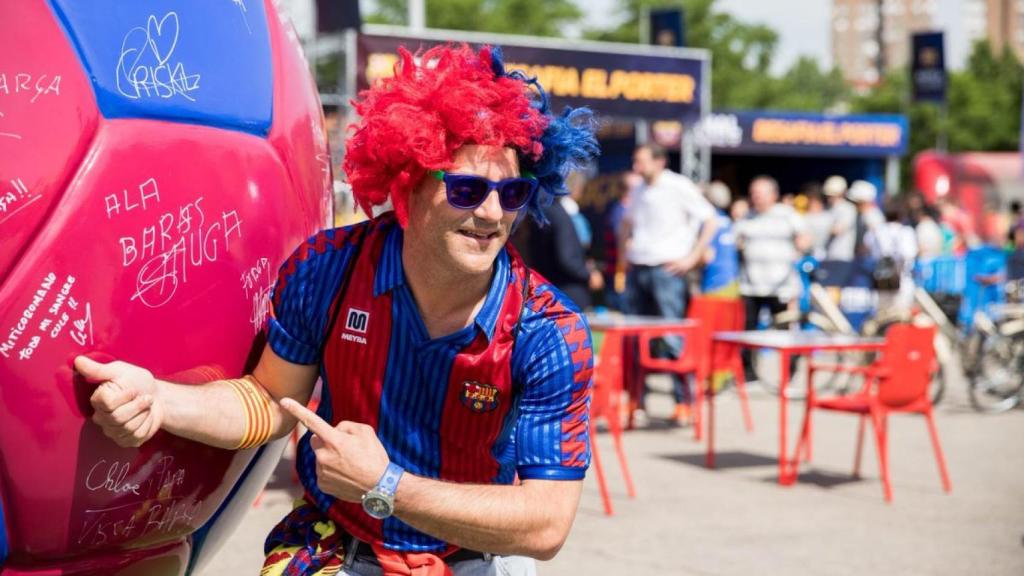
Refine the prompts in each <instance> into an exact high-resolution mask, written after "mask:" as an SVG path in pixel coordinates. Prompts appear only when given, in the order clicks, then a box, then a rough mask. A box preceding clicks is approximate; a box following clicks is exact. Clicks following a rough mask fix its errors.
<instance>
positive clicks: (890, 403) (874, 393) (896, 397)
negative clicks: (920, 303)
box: [792, 324, 952, 502]
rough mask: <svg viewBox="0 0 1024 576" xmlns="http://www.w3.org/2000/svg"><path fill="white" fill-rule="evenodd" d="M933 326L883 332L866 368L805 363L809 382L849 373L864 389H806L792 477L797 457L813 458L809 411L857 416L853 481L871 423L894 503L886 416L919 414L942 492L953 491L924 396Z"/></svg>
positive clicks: (931, 355) (888, 498)
mask: <svg viewBox="0 0 1024 576" xmlns="http://www.w3.org/2000/svg"><path fill="white" fill-rule="evenodd" d="M934 339H935V327H934V326H914V325H911V324H900V325H896V326H893V327H891V328H890V329H889V331H888V332H887V333H886V340H885V348H883V349H882V357H881V358H879V359H878V360H876V361H875V362H874V363H872V364H871V365H870V366H865V367H844V366H826V365H820V364H819V365H816V364H813V363H811V364H809V365H808V368H809V371H808V375H807V378H808V379H811V378H813V373H814V372H815V371H823V370H824V371H851V372H858V373H861V374H863V375H864V387H863V388H862V389H861V390H860V391H859V392H857V393H855V394H852V395H847V396H833V397H826V398H818V397H817V395H816V394H815V392H814V389H813V387H808V396H807V408H806V414H805V416H804V423H803V427H802V430H801V433H800V441H799V443H798V444H797V449H796V453H795V456H794V460H793V468H792V469H793V475H794V478H793V479H794V480H795V479H796V478H795V476H796V470H797V466H798V461H799V459H800V455H801V452H803V453H804V456H805V459H806V460H810V456H811V431H812V427H811V412H812V410H814V409H815V408H821V409H824V410H833V411H838V412H851V413H854V414H859V415H860V427H859V429H858V432H857V455H856V456H855V458H854V468H853V475H854V477H859V476H860V461H861V452H862V450H861V449H862V447H863V443H864V421H865V420H867V419H868V418H870V419H871V425H872V428H874V431H875V440H876V442H877V445H878V457H879V467H880V468H881V473H882V488H883V490H884V494H885V500H886V502H891V501H892V485H891V483H890V481H889V426H888V418H889V414H890V413H893V412H896V413H916V414H923V415H924V417H925V420H926V421H927V423H928V433H929V434H930V435H931V440H932V446H933V448H934V449H935V459H936V461H937V462H938V465H939V474H940V475H941V477H942V487H943V489H944V490H945V491H946V492H950V491H952V485H951V484H950V481H949V473H948V472H947V470H946V460H945V458H944V457H943V455H942V446H941V445H940V443H939V434H938V432H937V431H936V429H935V419H934V417H933V416H932V403H931V399H930V398H929V397H928V384H929V382H931V379H932V374H933V372H934V371H935V367H936V363H935V346H934Z"/></svg>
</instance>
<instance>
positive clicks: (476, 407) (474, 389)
mask: <svg viewBox="0 0 1024 576" xmlns="http://www.w3.org/2000/svg"><path fill="white" fill-rule="evenodd" d="M462 404H463V405H464V406H465V407H467V408H469V409H470V410H472V411H473V412H490V411H491V410H494V409H495V408H497V407H498V387H497V386H495V385H493V384H481V383H479V382H477V381H475V380H467V381H465V382H463V383H462Z"/></svg>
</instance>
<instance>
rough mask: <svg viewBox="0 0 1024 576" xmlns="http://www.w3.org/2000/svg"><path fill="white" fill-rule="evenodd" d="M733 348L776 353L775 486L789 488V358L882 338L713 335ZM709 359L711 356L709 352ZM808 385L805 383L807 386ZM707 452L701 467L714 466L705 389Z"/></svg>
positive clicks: (877, 343)
mask: <svg viewBox="0 0 1024 576" xmlns="http://www.w3.org/2000/svg"><path fill="white" fill-rule="evenodd" d="M721 345H733V346H739V347H741V348H765V349H770V350H776V351H778V353H779V364H780V365H781V372H782V373H781V377H780V379H779V484H782V485H789V484H792V483H793V482H794V481H795V480H796V473H797V471H796V466H795V465H793V464H792V463H790V462H789V461H788V460H787V459H786V426H787V420H786V404H787V402H786V400H788V398H786V390H787V389H788V386H787V385H786V384H787V383H788V382H789V377H790V374H789V362H790V358H791V357H793V356H799V355H800V354H810V353H812V352H817V351H819V350H846V351H849V350H862V351H872V350H880V349H882V347H883V346H884V345H885V339H884V338H863V337H860V336H847V335H841V334H825V333H822V332H797V331H790V330H751V331H744V332H716V333H715V334H714V336H713V339H712V350H714V347H715V346H721ZM712 358H714V353H713V352H712ZM810 385H811V384H810V383H808V386H810ZM707 399H708V451H707V456H706V457H705V465H706V466H707V467H708V468H714V467H715V393H714V390H713V387H711V386H709V387H708V395H707Z"/></svg>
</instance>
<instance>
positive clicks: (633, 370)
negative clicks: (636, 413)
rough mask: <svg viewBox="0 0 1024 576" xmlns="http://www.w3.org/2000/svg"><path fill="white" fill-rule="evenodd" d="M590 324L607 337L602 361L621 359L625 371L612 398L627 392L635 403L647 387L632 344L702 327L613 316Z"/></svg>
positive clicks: (694, 323) (603, 316) (685, 322)
mask: <svg viewBox="0 0 1024 576" xmlns="http://www.w3.org/2000/svg"><path fill="white" fill-rule="evenodd" d="M587 322H588V323H589V324H590V329H591V331H594V332H603V333H604V342H603V344H602V345H601V355H602V357H603V358H608V357H612V358H617V359H618V361H620V362H621V363H622V371H621V373H620V374H619V377H618V378H617V379H616V382H614V383H612V384H613V385H612V388H611V392H612V394H616V393H618V394H621V393H622V392H623V391H625V392H626V393H627V394H628V395H629V397H630V398H631V399H632V398H640V396H641V394H643V385H644V382H643V378H642V377H641V375H640V374H639V373H638V370H637V363H636V359H635V358H633V354H634V350H635V348H636V347H635V346H633V345H632V343H633V342H635V341H636V339H637V338H639V337H640V336H641V335H643V333H644V332H645V331H647V330H651V329H655V328H670V329H673V328H679V329H688V328H693V327H695V326H699V325H700V321H698V320H692V319H688V318H662V317H659V316H639V315H627V314H610V313H605V314H588V315H587ZM617 399H618V398H616V400H617ZM628 419H629V421H628V423H627V426H626V427H627V428H632V427H633V426H632V424H633V415H632V414H629V415H628Z"/></svg>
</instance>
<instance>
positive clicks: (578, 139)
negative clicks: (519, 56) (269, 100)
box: [344, 45, 599, 227]
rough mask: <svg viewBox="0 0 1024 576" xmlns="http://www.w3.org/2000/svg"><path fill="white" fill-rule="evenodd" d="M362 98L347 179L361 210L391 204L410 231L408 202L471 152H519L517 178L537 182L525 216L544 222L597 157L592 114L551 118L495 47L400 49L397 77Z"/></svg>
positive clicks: (544, 102)
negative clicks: (432, 175)
mask: <svg viewBox="0 0 1024 576" xmlns="http://www.w3.org/2000/svg"><path fill="white" fill-rule="evenodd" d="M417 61H418V62H419V63H417ZM359 96H360V99H359V100H358V101H353V102H352V104H353V106H354V107H355V110H356V112H358V113H359V115H360V117H361V118H360V120H359V121H358V123H356V124H354V125H353V126H352V127H351V129H353V130H354V132H353V134H352V136H351V137H350V139H349V140H348V143H347V146H346V148H347V149H346V153H345V162H344V169H345V173H346V174H347V175H348V179H349V182H350V184H351V185H352V193H353V195H354V196H355V200H356V204H358V205H359V207H360V208H362V209H363V210H364V211H365V212H366V213H367V214H372V208H373V207H374V206H379V205H381V204H384V203H386V202H387V201H388V200H389V199H390V200H391V204H392V206H394V209H395V215H396V216H397V217H398V221H399V222H400V223H401V225H402V226H403V227H405V226H406V224H407V223H408V200H409V194H410V193H411V192H412V191H413V190H414V189H415V188H416V185H417V184H418V183H419V182H420V180H421V179H422V178H423V177H424V176H426V175H427V174H428V173H429V172H431V171H433V170H447V169H450V168H451V165H452V159H453V158H454V156H455V151H456V150H458V149H459V148H461V147H462V146H464V145H467V144H476V145H482V146H500V147H509V148H514V149H515V150H516V151H517V153H518V157H519V168H520V170H521V171H524V172H530V173H531V174H533V175H534V176H535V177H536V178H537V179H538V180H539V182H540V187H539V191H538V193H537V194H535V195H534V197H533V199H531V201H530V204H529V205H528V207H527V209H528V211H529V213H530V214H531V215H532V216H533V217H534V218H536V219H537V220H538V221H541V222H543V221H544V216H543V213H542V212H541V208H542V207H543V206H545V205H547V204H549V203H550V202H551V200H552V198H553V197H554V196H560V195H563V194H565V193H566V190H565V182H564V179H565V177H566V176H567V175H568V174H569V172H571V171H573V170H575V169H578V168H580V167H582V166H583V165H585V164H587V163H588V162H590V161H591V160H593V159H594V158H596V157H597V155H598V152H599V149H598V145H597V139H596V137H595V136H594V129H595V124H596V123H595V120H594V116H593V114H592V113H591V111H590V110H589V109H587V108H577V109H571V108H567V109H566V110H565V111H564V112H563V113H562V114H561V115H559V116H555V115H552V114H551V112H550V111H549V107H548V99H547V94H546V93H545V92H544V89H543V88H542V87H541V86H540V85H539V84H538V83H537V81H536V79H535V78H530V77H527V76H526V75H525V74H523V73H522V72H520V71H511V72H507V71H506V70H505V64H504V62H503V61H502V55H501V49H500V48H497V47H494V48H491V47H484V48H482V49H481V50H480V52H479V54H477V53H475V52H473V50H472V49H470V48H469V47H468V46H466V45H461V46H438V47H434V48H431V49H429V50H426V51H425V52H423V53H421V54H419V56H418V57H414V56H413V54H411V53H410V52H409V51H408V50H406V49H404V48H400V49H399V61H398V63H397V64H396V65H395V74H394V76H392V77H391V78H386V79H383V80H381V81H380V82H378V83H377V84H375V85H374V86H373V87H372V88H370V89H369V90H365V91H363V92H362V93H360V95H359Z"/></svg>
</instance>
